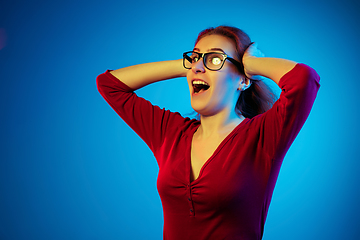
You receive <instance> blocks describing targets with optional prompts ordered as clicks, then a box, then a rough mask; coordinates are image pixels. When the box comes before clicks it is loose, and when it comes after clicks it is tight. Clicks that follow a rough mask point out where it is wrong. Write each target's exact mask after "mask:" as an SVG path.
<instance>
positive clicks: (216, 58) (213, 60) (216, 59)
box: [206, 53, 224, 66]
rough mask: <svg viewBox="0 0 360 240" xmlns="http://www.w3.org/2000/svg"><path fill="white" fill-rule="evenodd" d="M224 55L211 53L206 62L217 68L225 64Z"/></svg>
mask: <svg viewBox="0 0 360 240" xmlns="http://www.w3.org/2000/svg"><path fill="white" fill-rule="evenodd" d="M223 59H224V57H223V55H221V54H218V53H211V54H209V55H208V57H207V59H206V62H207V63H209V64H210V65H213V66H217V65H220V64H221V63H222V62H223Z"/></svg>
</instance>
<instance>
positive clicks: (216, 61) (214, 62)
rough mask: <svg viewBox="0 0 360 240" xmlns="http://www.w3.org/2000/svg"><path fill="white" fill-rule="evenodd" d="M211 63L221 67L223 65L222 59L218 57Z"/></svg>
mask: <svg viewBox="0 0 360 240" xmlns="http://www.w3.org/2000/svg"><path fill="white" fill-rule="evenodd" d="M211 63H212V64H214V65H219V64H220V63H221V59H220V58H218V57H214V58H212V59H211Z"/></svg>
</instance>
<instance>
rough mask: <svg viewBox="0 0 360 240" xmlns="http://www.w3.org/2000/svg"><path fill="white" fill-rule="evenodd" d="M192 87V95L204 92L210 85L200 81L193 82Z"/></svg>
mask: <svg viewBox="0 0 360 240" xmlns="http://www.w3.org/2000/svg"><path fill="white" fill-rule="evenodd" d="M192 85H193V88H194V94H197V93H201V92H204V91H206V90H208V89H209V87H210V85H209V84H208V83H207V82H204V81H202V80H193V81H192Z"/></svg>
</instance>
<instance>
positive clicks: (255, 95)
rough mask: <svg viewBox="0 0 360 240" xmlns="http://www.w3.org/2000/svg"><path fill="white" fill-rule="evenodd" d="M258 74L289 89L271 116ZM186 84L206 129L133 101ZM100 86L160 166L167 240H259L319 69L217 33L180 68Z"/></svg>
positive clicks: (134, 73)
mask: <svg viewBox="0 0 360 240" xmlns="http://www.w3.org/2000/svg"><path fill="white" fill-rule="evenodd" d="M256 75H260V76H264V77H267V78H270V79H272V80H273V81H274V82H275V83H277V84H278V85H279V87H280V88H281V89H282V93H281V95H280V98H279V99H278V100H277V101H276V102H275V103H274V105H273V106H272V107H271V105H272V102H271V99H272V95H271V93H270V92H269V90H268V89H267V88H266V87H265V85H264V84H263V83H262V82H261V80H253V76H256ZM185 76H186V77H187V81H188V84H189V89H190V97H191V105H192V107H193V108H194V110H195V111H196V112H197V113H198V114H199V115H200V121H198V120H194V119H189V118H183V117H182V116H181V115H180V114H178V113H173V112H170V111H166V110H163V109H160V108H159V107H157V106H153V105H152V104H151V103H150V102H148V101H146V100H144V99H142V98H139V97H137V96H136V94H135V93H134V92H133V91H134V90H136V89H139V88H141V87H144V86H145V85H147V84H150V83H153V82H157V81H161V80H165V79H171V78H177V77H185ZM97 82H98V89H99V91H100V93H101V94H102V96H103V97H104V98H105V99H106V101H107V102H108V103H109V104H110V105H111V106H112V107H113V109H114V110H115V111H116V112H117V113H118V114H119V115H120V116H121V118H122V119H123V120H124V121H125V122H126V123H127V124H128V125H129V126H130V127H131V128H132V129H133V130H134V131H135V132H136V133H137V134H138V135H139V136H140V137H141V138H142V139H143V140H144V141H145V142H146V143H147V145H148V146H149V147H150V149H151V150H152V152H153V153H154V155H155V157H156V159H157V162H158V165H159V175H158V182H157V183H158V185H157V186H158V191H159V194H160V197H161V201H162V205H163V211H164V239H170V240H174V239H179V240H180V239H181V240H185V239H194V240H195V239H196V240H199V239H216V240H217V239H226V240H229V239H242V240H243V239H251V240H252V239H261V238H262V235H263V227H264V224H265V219H266V214H267V210H268V207H269V204H270V200H271V196H272V192H273V189H274V186H275V182H276V179H277V176H278V172H279V169H280V165H281V163H282V160H283V158H284V156H285V154H286V152H287V150H288V148H289V147H290V144H291V143H292V142H293V140H294V138H295V136H296V135H297V134H298V132H299V131H300V129H301V127H302V125H303V124H304V122H305V120H306V118H307V116H308V114H309V112H310V109H311V107H312V104H313V102H314V100H315V97H316V93H317V91H318V88H319V76H318V75H317V74H316V72H315V71H314V70H313V69H311V68H310V67H308V66H306V65H304V64H297V63H295V62H292V61H289V60H284V59H276V58H265V57H262V56H261V54H260V52H259V51H258V50H257V48H256V47H255V46H254V44H251V41H250V38H249V37H248V36H247V35H246V34H245V33H244V32H243V31H241V30H240V29H237V28H234V27H228V26H220V27H217V28H210V29H206V30H204V31H203V32H201V33H200V34H199V36H198V39H197V41H196V44H195V47H194V49H193V51H191V52H187V53H184V58H183V60H174V61H165V62H156V63H148V64H141V65H136V66H131V67H127V68H123V69H119V70H115V71H107V72H105V73H103V74H101V75H99V76H98V78H97Z"/></svg>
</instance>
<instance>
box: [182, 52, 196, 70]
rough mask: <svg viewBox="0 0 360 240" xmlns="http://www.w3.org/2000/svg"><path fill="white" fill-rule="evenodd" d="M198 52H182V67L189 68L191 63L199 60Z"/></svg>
mask: <svg viewBox="0 0 360 240" xmlns="http://www.w3.org/2000/svg"><path fill="white" fill-rule="evenodd" d="M199 58H200V56H199V54H198V53H196V52H186V53H184V67H185V68H187V69H190V68H191V67H192V64H193V63H196V62H197V61H199Z"/></svg>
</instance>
